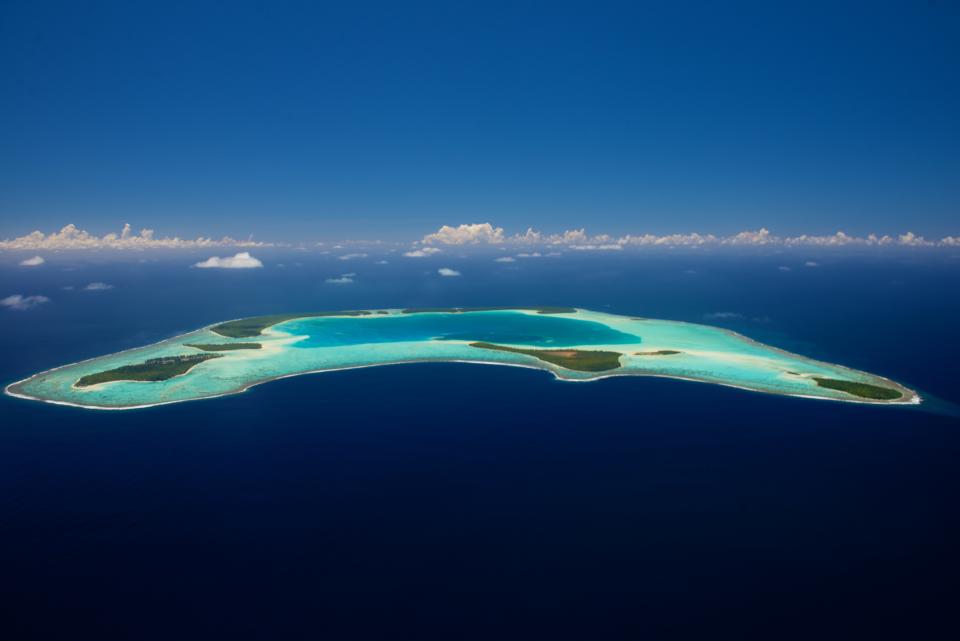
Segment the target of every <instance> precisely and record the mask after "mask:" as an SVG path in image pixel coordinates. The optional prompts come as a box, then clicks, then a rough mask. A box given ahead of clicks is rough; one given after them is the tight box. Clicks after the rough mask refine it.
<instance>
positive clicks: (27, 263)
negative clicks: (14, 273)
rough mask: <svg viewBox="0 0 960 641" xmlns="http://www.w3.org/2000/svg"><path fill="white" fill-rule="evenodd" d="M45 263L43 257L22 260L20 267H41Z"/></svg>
mask: <svg viewBox="0 0 960 641" xmlns="http://www.w3.org/2000/svg"><path fill="white" fill-rule="evenodd" d="M45 262H47V261H45V260H44V259H43V256H34V257H33V258H25V259H23V260H21V261H20V266H21V267H39V266H40V265H42V264H44V263H45Z"/></svg>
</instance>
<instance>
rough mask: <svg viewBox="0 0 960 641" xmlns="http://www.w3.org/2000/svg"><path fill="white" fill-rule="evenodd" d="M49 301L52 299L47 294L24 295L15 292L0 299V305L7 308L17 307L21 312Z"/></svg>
mask: <svg viewBox="0 0 960 641" xmlns="http://www.w3.org/2000/svg"><path fill="white" fill-rule="evenodd" d="M49 302H50V299H49V298H47V297H46V296H23V295H21V294H14V295H12V296H7V297H6V298H3V299H0V305H2V306H4V307H6V308H7V309H15V310H17V311H21V312H22V311H26V310H28V309H33V308H34V307H37V306H38V305H43V304H44V303H49Z"/></svg>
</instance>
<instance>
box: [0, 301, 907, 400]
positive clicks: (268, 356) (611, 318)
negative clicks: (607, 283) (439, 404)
mask: <svg viewBox="0 0 960 641" xmlns="http://www.w3.org/2000/svg"><path fill="white" fill-rule="evenodd" d="M451 309H456V310H458V311H456V312H449V311H433V310H430V311H415V312H411V311H409V310H369V311H367V313H366V314H359V313H358V312H349V313H348V315H337V313H335V312H325V313H323V314H322V315H319V316H313V315H286V316H283V317H281V316H275V317H272V318H278V319H282V320H278V321H277V322H276V323H274V324H268V325H265V326H264V327H262V328H259V329H258V334H257V335H256V338H252V337H250V336H244V337H237V338H227V337H224V336H223V335H221V334H219V333H218V332H216V331H214V328H215V327H218V326H222V325H223V324H224V323H218V324H214V325H210V326H208V327H205V328H203V329H200V330H196V331H194V332H189V333H187V334H183V335H180V336H175V337H172V338H169V339H166V340H164V341H160V342H158V343H154V344H153V345H148V346H146V347H140V348H135V349H132V350H126V351H123V352H118V353H115V354H110V355H106V356H102V357H97V358H93V359H88V360H85V361H81V362H78V363H73V364H69V365H64V366H61V367H57V368H54V369H51V370H47V371H44V372H40V373H38V374H34V375H33V376H30V377H28V378H26V379H23V380H21V381H17V382H15V383H11V384H10V385H8V386H7V387H6V389H5V390H4V391H5V393H7V394H8V395H11V396H15V397H18V398H24V399H30V400H38V401H44V402H48V403H54V404H59V405H69V406H74V407H82V408H88V409H108V410H119V409H140V408H145V407H153V406H157V405H166V404H170V403H177V402H184V401H191V400H202V399H205V398H217V397H221V396H227V395H231V394H238V393H242V392H245V391H246V390H248V389H250V388H252V387H255V386H256V385H260V384H263V383H267V382H270V381H274V380H279V379H283V378H288V377H291V376H298V375H304V374H312V373H319V372H332V371H339V370H345V369H355V368H360V367H373V366H377V365H393V364H402V363H418V362H463V363H479V364H491V365H508V366H518V367H527V368H532V369H540V370H546V371H549V372H551V373H552V374H553V375H554V376H555V377H556V378H557V379H559V380H564V381H577V382H581V381H593V380H601V379H604V378H609V377H611V376H656V377H666V378H675V379H681V380H689V381H697V382H704V383H712V384H719V385H724V386H728V387H735V388H739V389H745V390H751V391H759V392H765V393H771V394H780V395H786V396H796V397H800V398H813V399H822V400H837V401H846V402H855V403H867V404H873V405H877V404H882V405H911V404H917V403H919V402H920V400H921V399H920V396H919V395H918V394H917V393H916V392H914V391H912V390H910V389H907V388H906V387H904V386H902V385H900V384H899V383H896V382H894V381H892V380H890V379H887V378H884V377H882V376H877V375H874V374H869V373H866V372H861V371H858V370H853V369H850V368H847V367H844V366H842V365H834V364H830V363H824V362H821V361H815V360H812V359H808V358H806V357H803V356H799V355H796V354H791V353H789V352H786V351H783V350H780V349H777V348H774V347H770V346H766V345H763V344H761V343H758V342H756V341H753V340H751V339H749V338H747V337H744V336H741V335H739V334H736V333H735V332H730V331H728V330H724V329H720V328H716V327H711V326H707V325H696V324H692V323H683V322H676V321H657V320H652V319H637V318H635V317H625V316H616V315H613V314H605V313H599V312H591V311H587V310H580V309H577V310H573V311H566V310H568V309H569V308H548V309H550V310H551V312H552V313H550V314H542V313H540V312H538V311H537V310H538V309H544V308H525V309H491V310H477V311H474V312H473V313H470V314H464V313H463V312H462V311H459V310H462V309H464V308H451ZM555 309H561V310H565V311H560V312H557V311H553V310H555ZM258 318H260V319H262V318H264V317H258ZM374 319H378V320H374ZM404 319H405V320H404ZM243 320H244V319H238V321H239V322H241V323H242V322H243ZM228 322H235V321H228ZM474 334H477V335H476V336H474ZM480 334H482V335H480ZM471 337H472V338H474V339H475V340H471ZM253 341H256V342H257V343H258V344H260V345H261V347H260V348H259V349H245V348H229V347H227V348H224V349H223V350H222V351H211V352H200V353H211V354H217V355H218V357H217V358H214V359H209V360H206V361H204V362H203V363H201V364H199V365H197V366H194V367H192V368H190V369H189V370H188V371H187V372H185V373H179V374H176V375H174V376H171V377H170V378H167V379H164V380H157V381H142V380H139V381H138V380H113V381H110V382H103V383H97V384H94V385H89V386H84V387H77V386H75V383H76V382H77V381H79V380H80V379H81V378H83V377H85V376H91V375H97V374H101V373H103V372H106V371H110V370H118V369H120V370H121V371H123V370H122V368H131V367H134V368H135V366H137V365H138V364H143V363H144V362H145V361H147V360H149V359H169V358H172V357H178V356H183V355H187V354H191V353H192V354H196V353H198V350H197V349H195V348H192V347H190V346H189V345H191V344H192V345H198V344H200V345H206V346H217V345H229V344H240V343H248V344H249V343H251V342H253ZM478 343H480V344H486V345H492V346H493V349H491V348H490V347H477V346H476V344H478ZM601 352H602V353H606V354H607V356H605V357H603V358H605V359H606V360H604V361H603V363H604V364H603V366H602V368H601V367H600V366H596V367H597V368H595V369H590V367H593V366H589V367H587V368H586V369H575V368H576V367H577V365H576V363H579V362H591V360H596V359H594V358H593V356H592V355H594V354H598V353H601ZM663 352H669V355H665V356H657V355H652V354H651V353H663ZM617 354H619V356H617ZM557 355H559V356H560V358H559V360H558V358H557ZM584 357H585V358H586V360H583V358H584ZM550 360H554V361H555V362H550ZM611 363H616V364H613V365H611ZM565 365H567V366H565ZM571 367H572V368H574V369H571ZM816 379H821V380H828V381H837V383H835V384H831V385H832V387H824V386H822V384H821V383H819V382H818V381H817V380H816ZM872 388H873V389H874V390H882V391H879V392H875V393H876V394H878V395H882V396H883V397H877V398H866V397H862V396H858V395H856V394H853V393H851V392H850V391H849V390H854V391H858V390H859V391H861V392H862V390H867V391H868V392H869V391H870V390H871V389H872Z"/></svg>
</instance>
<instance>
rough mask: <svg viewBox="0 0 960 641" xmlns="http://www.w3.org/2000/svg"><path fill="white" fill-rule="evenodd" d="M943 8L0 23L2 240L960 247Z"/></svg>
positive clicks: (256, 7) (402, 6)
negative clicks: (930, 243) (748, 237)
mask: <svg viewBox="0 0 960 641" xmlns="http://www.w3.org/2000/svg"><path fill="white" fill-rule="evenodd" d="M958 63H960V8H958V5H957V4H956V3H953V2H945V1H933V0H931V1H928V2H921V1H916V0H910V1H907V0H904V1H901V2H869V3H867V2H810V1H806V2H796V3H794V2H775V3H771V2H729V3H717V2H670V3H667V2H651V3H638V2H625V3H616V2H596V1H593V2H582V3H568V2H556V1H553V2H537V3H531V2H507V3H498V2H491V1H489V0H487V1H483V2H442V3H441V2H438V3H426V2H421V3H396V2H387V3H377V2H349V3H343V2H338V3H331V2H321V3H317V2H303V3H281V2H260V3H248V2H230V3H202V2H163V3H159V2H157V3H139V2H117V3H109V2H94V3H75V2H40V1H30V2H20V1H15V0H8V1H7V2H4V3H3V4H2V6H0V71H2V73H0V141H2V144H0V238H13V237H16V236H20V235H23V234H27V233H29V232H31V231H33V230H35V229H40V230H42V231H44V232H51V231H55V230H58V229H60V228H62V227H63V226H64V225H67V224H75V225H77V226H78V227H80V228H82V229H86V230H89V231H90V232H91V233H93V234H98V235H102V234H105V233H108V232H119V230H120V229H121V227H122V225H123V224H124V223H131V224H133V226H134V228H135V229H137V230H139V229H140V228H141V227H147V228H151V229H156V230H158V233H161V234H163V235H170V236H173V235H179V236H182V237H195V236H199V235H204V236H212V237H220V236H223V235H230V236H234V237H238V238H247V237H249V236H250V235H253V237H254V238H256V239H263V240H270V241H282V242H291V241H298V240H303V239H311V240H323V239H350V238H364V239H383V240H391V241H410V240H416V239H420V238H422V237H424V236H425V235H426V234H429V233H432V232H435V231H436V230H438V229H439V228H440V227H441V226H442V225H451V226H457V225H460V224H464V223H484V222H490V223H492V224H493V225H495V226H497V227H503V228H504V229H505V230H506V233H508V234H514V233H522V232H523V231H524V230H526V229H527V228H528V227H534V228H536V229H541V230H544V231H545V232H550V233H562V232H563V231H564V230H567V229H579V228H583V227H586V228H587V229H588V230H589V231H590V232H592V233H607V234H613V235H623V234H647V233H649V234H673V233H685V234H688V233H694V232H695V233H703V234H706V233H709V234H717V235H721V236H722V235H729V234H735V233H737V232H739V231H742V230H745V229H750V230H756V229H760V228H767V229H770V230H771V231H772V232H773V233H776V234H781V235H784V236H798V235H802V234H833V233H834V232H836V231H837V230H843V231H845V232H847V233H850V234H855V235H861V236H865V235H866V234H868V233H871V232H875V233H877V234H881V235H882V234H894V235H895V234H900V233H903V232H906V231H908V230H909V231H912V232H915V233H917V234H922V235H926V236H929V237H932V238H940V237H943V236H948V235H954V236H956V235H957V234H960V215H958V211H960V83H958V82H957V70H958V68H960V65H958Z"/></svg>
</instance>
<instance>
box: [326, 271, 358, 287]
mask: <svg viewBox="0 0 960 641" xmlns="http://www.w3.org/2000/svg"><path fill="white" fill-rule="evenodd" d="M355 276H356V274H354V273H353V272H351V273H349V274H341V275H340V276H339V277H338V278H328V279H327V280H326V282H327V283H328V284H330V285H350V284H351V283H353V278H354V277H355Z"/></svg>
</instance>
